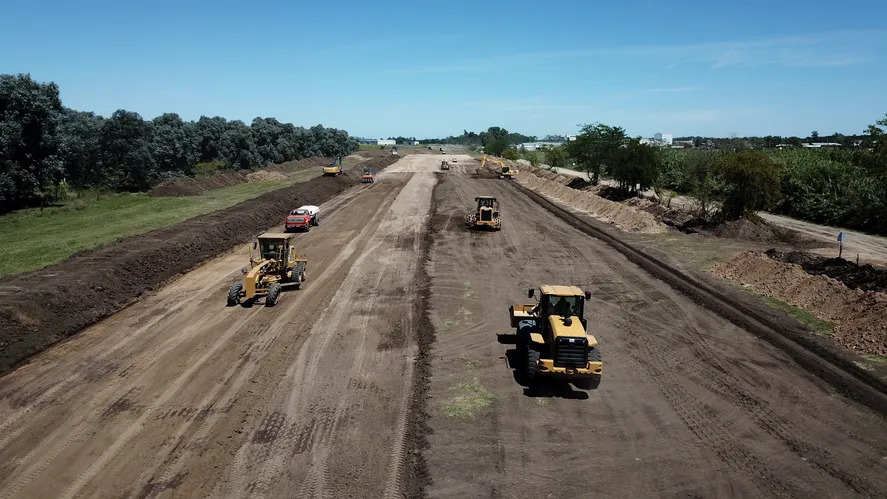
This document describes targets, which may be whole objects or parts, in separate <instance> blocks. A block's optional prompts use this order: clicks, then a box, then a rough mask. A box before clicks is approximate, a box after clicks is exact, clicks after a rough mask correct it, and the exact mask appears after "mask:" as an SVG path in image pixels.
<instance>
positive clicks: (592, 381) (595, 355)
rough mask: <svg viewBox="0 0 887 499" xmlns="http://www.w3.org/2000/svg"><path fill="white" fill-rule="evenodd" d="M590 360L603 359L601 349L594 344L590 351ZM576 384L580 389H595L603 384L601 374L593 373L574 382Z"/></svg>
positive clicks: (597, 360) (598, 360)
mask: <svg viewBox="0 0 887 499" xmlns="http://www.w3.org/2000/svg"><path fill="white" fill-rule="evenodd" d="M588 361H589V362H600V361H601V350H600V349H599V348H598V347H597V346H594V347H592V348H591V349H590V350H589V351H588ZM573 384H574V385H576V388H578V389H580V390H595V389H597V387H598V386H600V384H601V375H600V374H592V375H591V376H589V377H587V378H582V379H580V380H577V381H576V382H574V383H573Z"/></svg>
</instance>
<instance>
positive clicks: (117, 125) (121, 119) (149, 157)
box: [0, 74, 358, 213]
mask: <svg viewBox="0 0 887 499" xmlns="http://www.w3.org/2000/svg"><path fill="white" fill-rule="evenodd" d="M357 148H358V145H357V140H356V139H354V138H352V137H350V136H349V135H348V133H347V132H345V131H344V130H337V129H334V128H325V127H323V126H321V125H316V126H313V127H311V128H303V127H297V126H295V125H293V124H291V123H281V122H279V121H278V120H276V119H274V118H255V119H254V120H253V121H252V123H251V124H249V125H247V124H246V123H244V122H242V121H238V120H230V121H229V120H227V119H225V118H222V117H219V116H216V117H212V118H210V117H207V116H202V117H201V118H200V119H199V120H197V121H184V120H183V119H182V118H181V117H179V115H177V114H175V113H166V114H163V115H161V116H158V117H156V118H154V119H152V120H145V119H143V118H142V117H141V116H140V115H139V114H138V113H135V112H132V111H126V110H123V109H121V110H118V111H116V112H114V113H113V114H112V115H111V116H109V117H107V118H106V117H102V116H99V115H96V114H94V113H91V112H83V111H76V110H73V109H70V108H67V107H64V106H63V105H62V101H61V99H60V97H59V87H58V86H57V85H56V84H55V83H40V82H36V81H34V80H33V79H31V77H30V76H29V75H8V74H3V75H0V213H5V212H8V211H10V210H14V209H20V208H26V207H29V206H48V205H51V204H53V203H57V202H60V201H62V202H63V201H65V200H67V199H69V198H70V197H71V194H72V192H79V191H89V190H94V189H103V190H110V191H114V192H140V191H145V190H148V189H150V188H151V187H153V186H155V185H157V184H158V183H160V182H162V181H163V180H166V179H169V178H171V177H192V176H194V175H195V174H199V173H204V174H206V173H207V172H210V173H211V172H212V171H218V170H220V169H230V170H249V169H256V168H261V167H263V166H265V165H268V164H272V163H281V162H284V161H290V160H294V159H301V158H306V157H311V156H324V157H333V156H345V155H347V154H349V153H351V152H353V151H356V150H357Z"/></svg>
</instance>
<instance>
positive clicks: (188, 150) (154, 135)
mask: <svg viewBox="0 0 887 499" xmlns="http://www.w3.org/2000/svg"><path fill="white" fill-rule="evenodd" d="M191 128H192V126H191V125H189V124H187V123H185V122H184V121H183V120H182V118H180V117H179V115H178V114H176V113H164V114H162V115H160V116H158V117H156V118H154V119H153V120H151V143H150V149H151V156H152V157H153V158H154V162H155V164H156V167H157V171H158V172H159V173H162V174H166V173H173V174H176V175H193V174H194V166H195V165H196V164H197V144H196V142H195V140H194V135H193V132H192V130H191Z"/></svg>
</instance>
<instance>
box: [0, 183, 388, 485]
mask: <svg viewBox="0 0 887 499" xmlns="http://www.w3.org/2000/svg"><path fill="white" fill-rule="evenodd" d="M389 184H390V187H389V186H383V185H384V184H383V183H382V182H380V183H379V184H376V185H377V186H378V187H377V186H376V185H374V186H371V187H372V188H373V190H372V191H371V190H370V189H362V190H360V191H359V192H367V193H369V194H368V195H370V196H371V198H366V199H367V200H369V199H372V198H375V197H378V196H385V192H386V190H388V192H391V191H392V190H393V192H396V191H397V190H399V189H400V188H401V187H402V186H403V184H404V182H398V181H394V182H393V183H389ZM377 189H383V190H382V191H377ZM365 196H366V195H364V197H365ZM345 201H348V199H347V198H346V199H345ZM387 204H390V202H389V203H386V201H385V200H384V198H383V201H382V202H381V203H378V202H376V203H374V208H375V209H381V210H384V208H385V207H386V206H387ZM360 209H365V208H364V207H361V208H360ZM365 213H366V214H367V215H368V216H369V217H372V211H370V212H365ZM363 214H364V213H361V216H363ZM353 215H354V214H352V215H351V216H350V217H349V216H348V215H342V218H343V222H346V223H354V220H355V217H354V216H353ZM337 218H339V214H337V213H334V214H333V216H332V217H331V218H326V221H327V222H328V223H329V222H332V221H335V219H337ZM324 225H326V224H324ZM362 229H363V230H365V231H368V233H369V232H371V230H370V229H371V228H369V227H362ZM318 235H319V236H320V237H324V236H323V234H322V233H318ZM314 236H315V233H312V234H311V237H314ZM306 237H307V236H306ZM354 249H355V250H357V248H356V247H355V248H354ZM343 254H344V253H343V252H338V253H337V259H338V260H340V261H339V263H338V264H335V265H347V266H349V267H350V265H348V263H349V262H347V261H343V260H342V257H341V256H342V255H343ZM234 260H239V258H237V259H234ZM225 261H232V259H231V258H230V257H226V258H223V259H221V262H225ZM212 265H214V264H211V265H210V267H212ZM237 267H238V268H239V265H238V266H237ZM311 268H316V269H318V270H319V269H322V268H323V267H316V266H311ZM315 276H316V277H321V276H322V274H320V273H318V274H315ZM343 277H344V276H343ZM173 287H175V286H173ZM215 287H219V288H221V287H223V286H219V284H218V283H214V284H211V285H208V286H204V290H205V291H207V292H210V293H212V294H216V293H215V291H216V290H215V289H214V288H215ZM219 296H221V295H219ZM289 296H290V297H293V298H296V299H295V300H288V301H286V302H284V303H282V304H281V305H282V306H278V307H275V309H268V310H265V309H264V307H256V308H253V309H252V310H250V309H246V310H243V311H239V310H238V311H234V310H227V311H226V314H222V316H218V315H216V316H213V317H212V320H211V321H210V322H206V321H204V322H199V321H195V322H191V323H189V324H188V326H187V328H188V329H191V331H189V330H188V329H183V330H180V331H177V333H179V334H171V335H167V334H164V335H163V336H162V338H163V339H164V341H165V342H167V344H170V345H172V343H170V342H173V341H174V340H175V339H177V338H189V337H193V336H194V335H195V334H197V333H201V334H202V332H211V331H212V330H213V329H217V325H218V324H220V322H219V321H222V322H225V321H226V320H227V319H228V318H230V317H235V316H239V319H238V320H237V321H236V324H235V325H234V326H233V329H238V326H240V327H239V331H238V333H239V334H238V335H237V336H242V335H243V333H246V334H247V335H250V334H251V333H252V334H253V335H254V334H255V333H261V331H262V328H261V326H256V325H255V324H254V322H255V321H254V319H255V317H256V314H262V313H264V314H268V313H269V312H270V313H271V315H275V314H276V316H280V315H281V314H283V315H288V312H289V311H294V309H295V308H296V305H295V302H297V301H299V300H298V298H297V297H298V296H299V293H296V294H289ZM306 296H308V295H306ZM319 296H320V295H319ZM219 300H222V299H221V298H218V296H217V297H216V301H217V302H218V301H219ZM203 301H205V300H199V301H198V302H197V303H202V302H203ZM222 301H223V300H222ZM162 302H163V301H162V300H161V303H162ZM187 303H189V304H193V303H195V302H194V301H188V302H187ZM321 305H323V304H322V303H317V306H321ZM189 306H191V305H189ZM137 308H138V306H137V307H136V308H135V309H133V312H137V310H136V309H137ZM186 308H187V307H186ZM238 312H239V313H238ZM235 314H236V315H235ZM225 315H227V316H228V317H225ZM263 316H264V315H263ZM114 319H115V318H112V319H110V321H112V322H113V321H114ZM258 324H261V322H259V323H258ZM269 327H270V326H269ZM275 327H277V326H276V325H275ZM97 328H100V326H97ZM220 331H223V329H219V331H216V332H215V334H214V336H215V340H214V341H216V342H217V344H223V345H226V348H229V347H228V346H227V345H228V344H229V343H230V342H229V341H225V340H227V339H230V338H228V337H227V336H221V337H220V336H219V334H218V333H219V332H220ZM156 332H157V331H155V333H156ZM277 334H279V331H278V332H276V333H274V334H273V335H268V334H264V335H262V336H258V337H255V336H252V337H251V340H252V341H250V342H247V344H246V345H245V349H246V350H245V352H246V353H247V354H248V355H247V356H246V357H245V358H246V359H247V360H249V361H250V362H252V364H250V366H253V367H254V366H255V365H256V364H255V362H256V359H255V357H256V355H255V354H256V353H257V352H268V351H269V350H270V345H271V344H272V343H273V341H274V340H275V339H276V337H277ZM81 338H83V339H84V340H89V339H90V338H89V335H88V334H87V335H82V336H78V337H77V338H75V339H73V340H72V341H71V342H68V343H66V344H64V345H61V347H70V346H71V345H76V344H78V343H79V342H80V341H84V340H81ZM163 344H164V343H162V342H161V343H160V345H161V346H162V345H163ZM232 346H233V345H232ZM156 348H157V345H155V349H153V350H151V353H152V354H153V353H161V354H163V355H162V356H159V357H158V356H148V355H143V356H142V357H139V359H140V360H142V359H149V360H150V363H148V364H146V369H147V367H148V366H155V367H160V368H161V369H164V368H165V369H169V367H173V366H164V365H162V364H160V362H161V359H163V358H164V356H165V355H166V354H167V353H169V350H161V351H160V352H158V351H157V350H156ZM210 348H214V345H210ZM48 353H49V352H48ZM201 353H205V352H201ZM210 353H211V351H210ZM132 355H135V353H132ZM74 365H77V364H76V363H75V364H74ZM197 365H199V366H200V367H199V369H197V370H198V371H200V372H201V373H202V372H203V371H207V370H208V369H209V367H207V366H204V365H203V364H197ZM226 368H227V366H226ZM115 369H117V368H116V367H115V368H114V369H111V370H107V372H103V373H102V374H101V376H99V377H97V378H95V379H93V380H92V381H91V383H93V385H89V384H87V385H84V387H80V388H88V387H90V386H92V388H94V387H95V386H94V384H95V383H99V382H105V381H108V383H106V388H105V391H104V392H102V391H100V392H98V394H97V395H96V396H94V397H93V398H94V399H95V400H109V401H110V400H123V398H124V397H122V396H121V397H117V395H120V393H119V392H117V391H116V390H122V388H121V386H120V385H121V384H124V386H127V389H126V391H124V393H123V395H126V394H129V393H131V389H130V388H128V387H129V386H131V383H132V382H133V381H139V379H140V378H139V377H138V376H137V374H138V373H137V371H138V370H135V371H134V370H133V369H132V367H131V366H130V367H127V368H126V369H124V370H122V371H120V372H123V373H126V374H127V376H125V377H120V376H118V375H117V374H116V373H115V372H114V371H115ZM236 370H237V368H236V365H235V368H234V369H230V370H229V371H228V375H230V374H233V373H234V371H236ZM25 371H27V370H25ZM248 372H249V369H245V370H244V372H243V374H246V373H248ZM155 374H156V373H155ZM221 374H222V373H220V376H219V377H218V378H214V379H209V380H207V381H209V382H210V383H214V384H213V385H210V388H212V387H214V386H217V384H218V383H220V382H222V380H225V379H229V376H228V375H221ZM23 375H24V373H23ZM23 375H22V376H23ZM14 377H17V376H16V375H13V378H14ZM190 378H193V376H191V377H190ZM190 378H189V379H190ZM210 378H213V377H212V376H210ZM242 378H243V377H242V376H241V377H240V378H237V379H242ZM8 379H10V378H9V377H7V378H6V379H4V380H3V382H4V383H5V382H6V381H7V380H8ZM179 379H181V377H180V378H179ZM143 384H144V383H143ZM108 385H110V386H108ZM222 385H225V383H222ZM226 388H227V389H228V390H230V389H231V388H232V387H231V386H227V387H226ZM109 390H110V391H109ZM176 393H178V391H176ZM224 393H225V395H226V396H228V397H227V398H224V399H223V402H225V404H220V403H219V401H218V399H216V400H213V397H206V398H204V399H202V400H201V401H199V402H198V403H197V404H196V405H195V407H197V409H195V410H193V411H191V410H190V409H189V411H191V412H190V414H191V416H189V417H187V418H185V419H186V421H185V425H184V426H182V427H181V428H180V430H179V431H178V432H176V431H174V430H171V431H170V433H172V434H174V435H178V433H183V432H185V431H201V430H202V431H203V433H206V431H205V428H206V427H204V426H199V427H198V429H196V430H192V429H191V428H190V426H191V425H192V424H194V422H195V421H198V420H199V421H203V420H204V418H205V416H203V415H209V416H211V417H214V419H215V420H216V421H215V422H217V421H218V420H219V419H222V420H224V418H222V417H221V416H222V414H224V411H227V410H229V407H228V405H229V404H227V402H228V401H229V400H232V399H231V398H230V396H231V395H234V394H235V393H236V392H231V391H226V392H224ZM198 395H204V394H202V393H198ZM140 396H141V397H146V396H148V395H147V394H146V393H142V394H140ZM163 400H164V399H160V402H163ZM233 400H236V397H235V398H234V399H233ZM127 403H129V402H127ZM115 404H116V402H115ZM56 405H61V404H56ZM168 407H169V404H164V403H158V404H157V405H141V404H140V405H139V406H138V407H137V409H136V410H137V411H138V414H141V415H142V417H141V418H138V419H135V421H134V422H130V426H129V427H128V428H126V429H125V430H124V432H123V433H121V435H120V436H119V438H118V440H116V441H115V445H116V447H109V448H108V449H102V451H101V452H109V453H106V454H103V455H105V456H107V458H103V459H101V460H99V461H95V462H93V463H91V464H92V468H90V469H88V470H86V471H84V472H83V473H82V474H81V475H80V476H79V477H76V478H74V479H73V480H72V482H71V483H72V485H71V488H70V489H69V492H71V493H72V494H73V492H72V491H76V490H77V489H78V488H80V487H81V486H85V485H87V484H88V483H89V482H91V480H90V475H92V474H93V473H95V474H98V472H99V471H102V473H104V470H105V468H106V467H105V466H103V464H104V463H108V462H109V461H110V456H112V455H113V453H114V452H115V450H118V449H120V448H121V445H123V444H122V443H120V444H118V442H125V441H126V438H127V437H128V436H130V433H128V432H129V431H136V432H137V433H138V435H139V438H140V441H141V442H143V441H144V438H143V437H141V435H142V434H143V433H145V432H146V431H147V429H146V428H145V427H144V426H143V425H145V426H148V427H150V426H151V425H150V424H146V423H152V424H153V422H154V421H155V420H156V421H164V420H166V418H164V417H161V415H162V414H166V413H168V412H169V408H168ZM214 407H223V408H224V409H223V410H221V411H213V410H212V409H213V408H214ZM95 410H96V414H99V415H100V418H105V417H107V415H108V414H109V413H108V411H107V405H104V404H97V405H96V409H95ZM138 414H131V413H130V411H128V410H125V411H123V412H121V413H120V414H119V415H118V414H116V413H110V415H112V416H114V417H115V418H119V417H121V416H125V417H126V418H127V419H129V418H131V417H132V416H135V415H138ZM41 416H47V417H48V416H49V415H48V414H45V413H43V411H41ZM100 421H104V420H101V419H98V418H96V417H95V415H93V416H92V417H90V418H87V419H85V420H80V421H79V422H78V423H77V424H79V427H80V428H85V429H88V431H89V433H88V434H85V435H84V436H78V435H80V434H79V433H78V432H76V431H75V432H71V431H69V429H67V428H65V427H64V426H59V427H58V428H57V430H58V431H60V432H64V433H63V435H66V436H67V439H66V440H64V441H62V444H65V443H67V444H68V445H70V443H73V442H74V441H77V442H78V446H82V445H83V443H85V442H89V441H91V440H94V438H93V436H94V435H95V434H96V432H101V431H105V430H103V429H102V425H100V424H99V422H100ZM111 422H112V423H113V425H111V427H117V426H119V424H120V423H118V422H117V421H116V420H112V421H111ZM204 422H205V421H204ZM215 422H214V421H212V420H210V424H215ZM223 422H224V421H223ZM25 423H27V422H25ZM133 425H134V426H133ZM23 426H24V427H27V426H28V425H27V424H24V425H23ZM104 426H105V427H108V425H107V424H105V425H104ZM132 428H136V430H131V429H132ZM17 429H18V428H17ZM162 434H165V433H157V435H158V436H159V435H162ZM42 436H44V437H46V436H48V435H42ZM198 436H199V433H198ZM200 440H201V439H199V438H198V439H193V438H192V439H190V440H185V439H183V440H181V441H180V442H176V441H175V439H169V440H168V444H169V445H166V446H163V447H160V449H172V450H170V452H175V453H178V452H191V453H192V454H194V453H195V452H196V451H195V450H194V449H196V448H198V447H199V446H200V445H201V444H202V442H201V441H200ZM51 441H52V440H49V439H48V440H44V441H43V442H51ZM59 441H60V440H58V439H56V440H55V444H58V443H59ZM68 445H61V446H58V445H56V446H55V449H56V450H55V451H51V452H50V453H45V452H44V453H42V454H40V456H41V457H42V459H41V461H39V462H38V463H36V464H37V466H36V467H35V466H30V467H29V469H27V470H24V471H22V470H19V471H17V473H19V475H18V479H17V480H16V481H15V482H14V485H13V486H12V487H10V488H7V489H6V490H2V492H3V493H10V492H12V493H14V491H15V490H17V489H21V488H22V487H23V486H24V485H26V484H28V483H30V482H32V481H33V479H34V478H36V476H39V475H40V473H41V471H42V470H43V469H49V468H48V466H49V464H50V463H53V462H57V460H54V459H53V456H54V455H59V456H60V455H61V454H62V452H63V451H65V449H66V448H67V447H68ZM93 447H94V446H93ZM40 449H41V448H40V447H38V448H37V449H34V450H33V451H36V452H39V451H40ZM127 452H128V453H131V452H132V449H131V448H129V446H127ZM162 452H163V451H161V453H162ZM201 452H202V451H201ZM35 455H37V454H35ZM167 458H170V456H165V455H164V456H160V455H159V456H158V459H160V462H161V463H162V462H164V461H166V459H167ZM19 462H20V463H21V462H22V461H21V460H19ZM170 462H171V463H172V462H175V456H172V457H171V460H170ZM182 462H183V461H181V460H180V461H179V463H182ZM31 464H34V463H33V462H32V463H31ZM133 464H136V463H133ZM114 466H115V468H120V467H121V466H125V465H123V464H120V461H119V460H118V461H114ZM175 466H177V465H174V467H175ZM139 469H140V471H149V470H145V469H144V466H143V465H142V466H139ZM183 475H184V478H182V476H183ZM143 476H147V473H146V474H145V475H143ZM155 476H156V477H158V478H157V479H156V480H154V481H153V482H155V483H172V482H175V484H176V486H179V485H181V484H182V483H183V482H184V483H185V484H186V485H187V483H188V480H189V479H191V478H192V477H194V476H195V474H194V470H193V469H191V470H186V471H185V472H184V473H176V472H175V471H173V470H169V471H168V472H166V473H160V472H158V473H157V474H156V475H155ZM196 476H199V474H197V475H196ZM93 482H94V481H93ZM50 483H52V482H50ZM129 483H130V485H131V483H132V482H131V481H130V482H129ZM0 484H2V479H0ZM94 485H95V486H99V485H100V484H99V483H97V482H94ZM108 485H113V484H112V483H106V484H104V486H105V487H107V486H108ZM149 492H150V490H149ZM59 493H61V491H60V492H59Z"/></svg>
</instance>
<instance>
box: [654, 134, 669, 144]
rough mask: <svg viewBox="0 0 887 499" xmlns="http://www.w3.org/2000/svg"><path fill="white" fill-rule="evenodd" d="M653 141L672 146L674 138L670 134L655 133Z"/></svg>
mask: <svg viewBox="0 0 887 499" xmlns="http://www.w3.org/2000/svg"><path fill="white" fill-rule="evenodd" d="M653 140H655V141H656V142H659V143H661V144H664V145H667V146H670V145H671V143H672V142H674V136H673V135H672V134H670V133H655V134H653Z"/></svg>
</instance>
